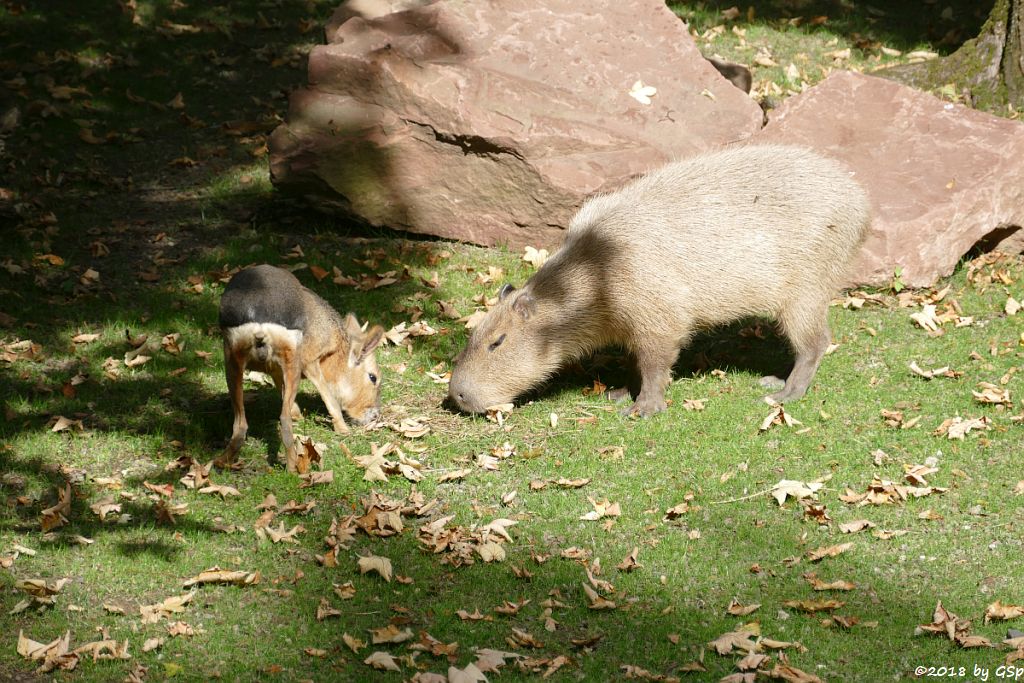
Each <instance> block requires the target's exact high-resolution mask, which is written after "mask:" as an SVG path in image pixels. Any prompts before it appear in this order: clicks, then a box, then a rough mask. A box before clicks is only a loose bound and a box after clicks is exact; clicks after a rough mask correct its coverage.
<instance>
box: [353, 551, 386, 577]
mask: <svg viewBox="0 0 1024 683" xmlns="http://www.w3.org/2000/svg"><path fill="white" fill-rule="evenodd" d="M356 564H357V565H358V567H359V573H360V574H366V573H367V572H376V573H377V574H379V575H380V576H381V577H382V578H383V579H384V580H385V581H387V582H388V583H391V572H392V570H391V560H389V559H388V558H386V557H381V556H378V555H367V556H365V557H360V558H359V559H358V560H357V561H356Z"/></svg>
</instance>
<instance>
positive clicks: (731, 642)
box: [708, 629, 757, 655]
mask: <svg viewBox="0 0 1024 683" xmlns="http://www.w3.org/2000/svg"><path fill="white" fill-rule="evenodd" d="M756 635H757V634H755V633H751V632H750V631H747V630H743V629H740V630H736V631H729V632H728V633H723V634H722V635H720V636H718V637H717V638H715V639H714V640H712V641H711V642H710V643H708V646H709V647H711V648H713V649H714V650H715V652H717V653H718V654H720V655H728V654H731V653H732V651H733V650H734V649H735V650H743V651H745V652H754V651H755V650H757V643H756V642H754V641H753V640H752V637H754V636H756Z"/></svg>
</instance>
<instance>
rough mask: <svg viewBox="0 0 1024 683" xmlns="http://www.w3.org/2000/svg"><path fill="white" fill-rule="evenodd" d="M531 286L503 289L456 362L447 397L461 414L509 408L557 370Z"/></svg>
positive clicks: (557, 358) (556, 359) (553, 345)
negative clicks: (514, 401) (495, 406)
mask: <svg viewBox="0 0 1024 683" xmlns="http://www.w3.org/2000/svg"><path fill="white" fill-rule="evenodd" d="M543 318H544V316H543V315H542V311H541V307H540V306H538V302H537V300H536V299H535V298H534V295H533V293H532V292H531V291H530V288H529V285H527V287H524V288H523V289H516V288H515V287H513V286H512V285H505V286H504V287H502V288H501V291H500V292H499V293H498V303H497V305H495V307H494V308H492V309H491V310H490V312H489V313H488V314H487V315H486V316H485V317H484V319H483V320H482V321H480V324H479V325H478V326H477V327H476V329H474V330H473V334H472V335H470V337H469V341H468V342H467V343H466V348H465V349H463V351H462V353H460V354H459V355H458V356H456V358H455V367H454V368H453V369H452V377H451V381H450V382H449V384H448V396H449V398H450V399H451V400H452V401H453V402H454V403H455V405H457V406H458V407H459V409H460V410H463V411H466V412H469V413H482V412H485V411H486V410H487V408H489V407H491V406H494V405H498V404H501V403H511V402H512V400H513V399H515V398H516V397H517V396H519V395H520V394H522V393H523V392H525V391H527V390H529V389H531V388H532V387H534V386H536V385H537V384H538V383H540V382H541V381H543V380H544V379H545V378H546V377H547V376H548V375H550V374H551V373H552V372H553V371H554V370H555V369H557V367H558V365H559V363H560V361H561V360H562V359H561V357H560V352H559V349H558V345H557V344H556V343H552V341H553V340H551V339H547V338H546V337H547V336H549V335H548V334H546V330H547V329H548V324H547V321H546V320H544V319H543Z"/></svg>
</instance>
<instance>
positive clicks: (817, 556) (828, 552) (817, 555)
mask: <svg viewBox="0 0 1024 683" xmlns="http://www.w3.org/2000/svg"><path fill="white" fill-rule="evenodd" d="M852 547H853V543H840V544H839V545H831V546H828V547H825V548H817V549H816V550H810V551H808V552H807V559H808V560H809V561H811V562H818V561H820V560H823V559H825V558H826V557H835V556H837V555H840V554H842V553H845V552H846V551H847V550H849V549H850V548H852Z"/></svg>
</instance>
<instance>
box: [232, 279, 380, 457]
mask: <svg viewBox="0 0 1024 683" xmlns="http://www.w3.org/2000/svg"><path fill="white" fill-rule="evenodd" d="M243 272H245V271H243ZM239 275H241V273H240V274H239ZM238 277H239V276H238V275H236V278H238ZM246 278H247V279H246ZM243 279H244V280H245V284H241V285H239V284H238V282H242V280H239V281H238V282H236V281H235V280H233V281H232V284H235V286H234V287H232V284H229V285H228V288H227V289H226V290H225V294H224V297H223V298H222V300H221V334H222V336H223V338H224V370H225V375H226V378H227V384H228V392H229V394H230V396H231V404H232V407H233V409H234V426H233V429H232V434H231V441H230V442H229V443H228V445H227V448H225V449H224V453H223V454H222V455H221V457H220V458H219V460H218V462H219V463H220V464H227V463H230V462H232V461H233V460H234V459H235V456H236V454H237V453H238V450H239V449H240V448H241V447H242V444H243V443H244V442H245V437H246V433H247V431H248V423H247V422H246V418H245V404H244V402H243V394H242V375H243V373H244V372H245V370H246V369H247V368H248V369H253V370H259V371H261V372H265V373H267V374H269V375H270V376H271V377H272V378H273V379H274V384H275V385H276V386H277V388H278V389H279V390H280V392H281V442H282V444H283V445H284V449H285V457H286V465H287V468H288V471H289V472H294V471H295V469H296V463H297V461H298V453H297V448H296V444H295V439H294V436H293V433H292V420H293V419H299V418H301V414H300V412H299V409H298V406H297V405H296V404H295V397H296V394H297V393H298V388H299V383H300V381H301V380H302V378H306V379H308V380H310V382H312V383H313V385H314V386H315V387H316V389H317V391H318V392H319V393H320V397H321V398H322V399H323V402H324V405H325V406H326V407H327V411H328V412H329V413H330V415H331V419H332V421H333V423H334V430H335V431H336V432H338V433H346V432H348V425H347V424H345V418H344V416H343V415H342V410H344V411H345V412H346V413H348V416H349V417H350V418H351V419H352V420H354V421H355V422H357V423H359V424H365V423H368V422H372V421H374V420H376V419H377V417H378V416H379V415H380V385H381V377H380V369H379V368H378V366H377V360H376V357H375V355H374V349H375V348H376V347H377V345H378V344H379V343H380V342H381V340H382V338H383V334H384V330H383V328H381V327H380V326H379V325H375V326H374V327H372V328H371V329H370V330H369V331H364V330H363V329H362V328H361V327H360V325H359V322H358V321H357V320H356V318H355V316H354V315H352V314H351V313H350V314H348V315H347V316H345V318H342V317H341V316H340V315H338V313H337V311H335V310H334V309H333V308H332V307H331V306H330V305H329V304H328V303H327V302H325V301H324V300H323V299H321V298H320V297H319V296H317V295H316V294H314V293H313V292H311V291H310V290H308V289H306V288H305V287H303V286H302V285H301V284H300V283H299V281H298V280H297V279H296V278H295V276H293V275H292V274H291V273H288V272H287V271H285V270H282V269H279V268H274V267H272V266H256V267H255V268H253V269H249V273H248V274H247V275H246V276H245V278H243ZM268 310H270V311H287V312H288V316H289V319H288V322H287V324H280V323H279V322H275V321H274V320H272V319H271V318H273V317H274V315H273V314H268V313H267V311H268ZM261 318H262V319H261ZM293 318H294V321H293ZM225 320H227V321H231V323H239V324H225ZM243 320H244V322H242V321H243Z"/></svg>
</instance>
